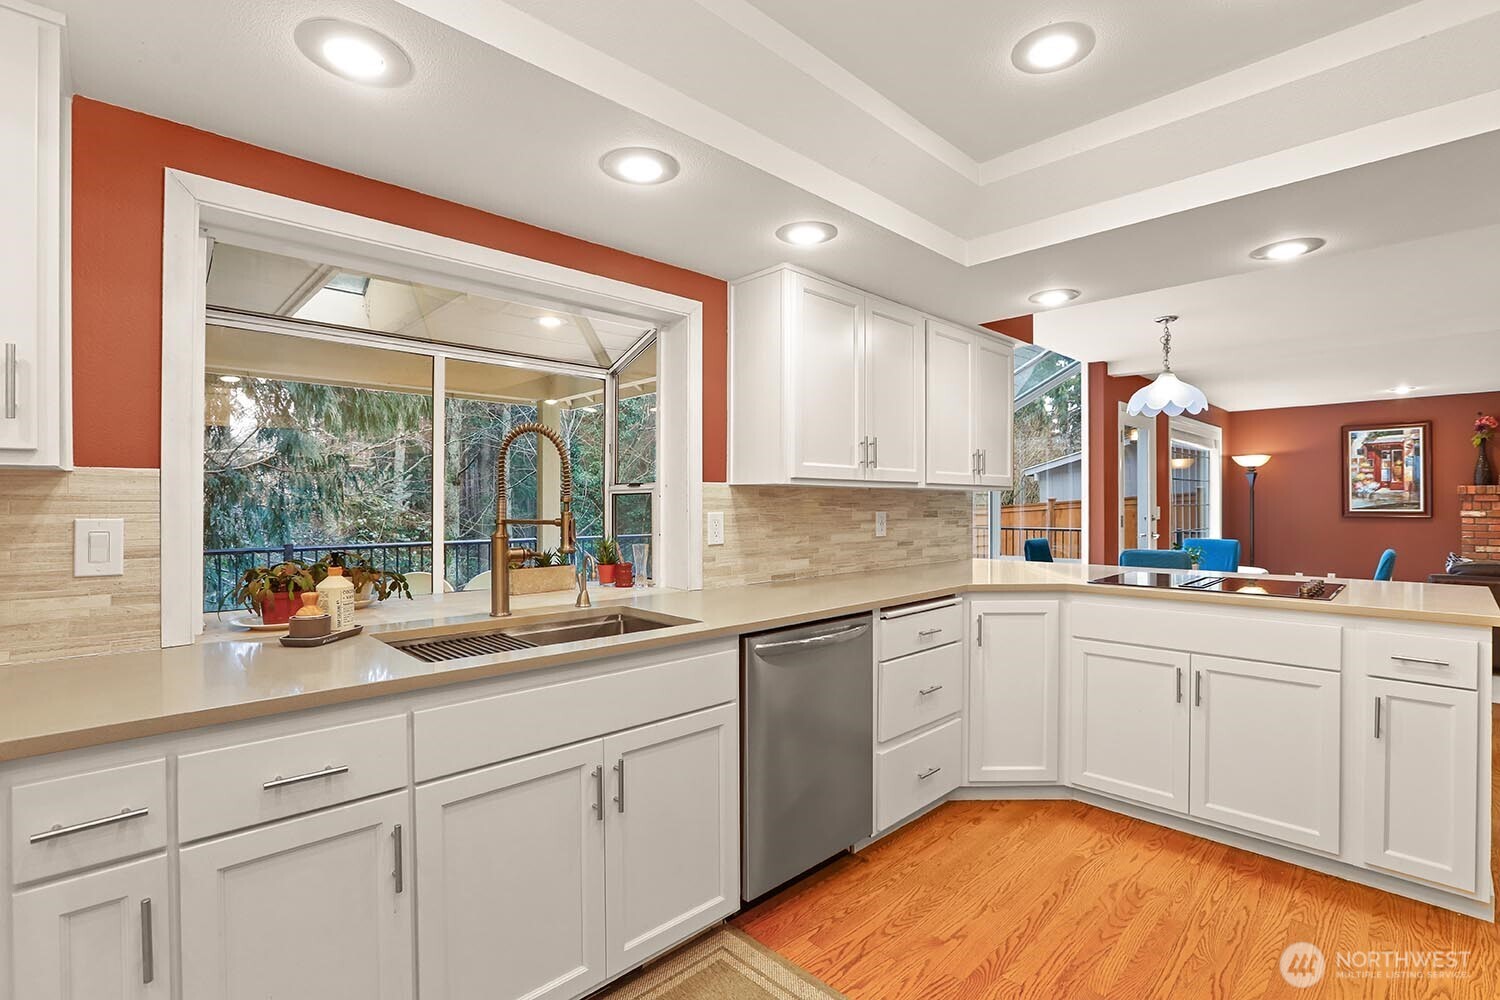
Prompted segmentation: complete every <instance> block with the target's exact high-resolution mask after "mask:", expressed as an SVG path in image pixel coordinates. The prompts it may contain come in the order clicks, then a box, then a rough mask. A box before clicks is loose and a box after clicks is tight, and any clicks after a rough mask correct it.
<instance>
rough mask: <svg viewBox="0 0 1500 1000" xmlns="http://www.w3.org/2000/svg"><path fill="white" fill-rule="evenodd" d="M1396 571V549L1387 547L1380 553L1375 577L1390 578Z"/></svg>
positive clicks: (1380, 578)
mask: <svg viewBox="0 0 1500 1000" xmlns="http://www.w3.org/2000/svg"><path fill="white" fill-rule="evenodd" d="M1395 573H1396V550H1395V549H1386V550H1385V551H1384V552H1382V553H1380V562H1378V563H1376V564H1375V579H1377V580H1389V579H1390V578H1391V577H1392V576H1394V575H1395Z"/></svg>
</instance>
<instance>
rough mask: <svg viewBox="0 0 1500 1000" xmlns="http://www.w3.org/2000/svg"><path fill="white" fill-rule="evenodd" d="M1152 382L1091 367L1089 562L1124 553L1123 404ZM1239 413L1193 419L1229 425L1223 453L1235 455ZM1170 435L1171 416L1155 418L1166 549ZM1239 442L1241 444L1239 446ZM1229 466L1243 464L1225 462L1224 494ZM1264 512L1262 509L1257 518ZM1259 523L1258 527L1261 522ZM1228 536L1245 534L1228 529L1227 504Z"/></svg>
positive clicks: (1212, 412) (1216, 412) (1214, 411)
mask: <svg viewBox="0 0 1500 1000" xmlns="http://www.w3.org/2000/svg"><path fill="white" fill-rule="evenodd" d="M1148 384H1150V383H1149V381H1148V380H1147V379H1144V378H1141V377H1140V376H1139V375H1111V374H1109V366H1108V365H1107V364H1105V363H1103V362H1097V361H1096V362H1092V363H1090V364H1089V366H1088V385H1087V387H1086V390H1087V392H1088V401H1089V426H1088V447H1089V545H1088V553H1087V558H1088V560H1089V561H1090V562H1094V563H1102V564H1105V565H1113V564H1114V563H1115V562H1116V561H1117V560H1118V559H1119V556H1120V452H1119V441H1120V404H1121V403H1128V402H1129V401H1130V397H1131V396H1132V395H1134V394H1135V391H1136V390H1137V389H1140V388H1143V387H1145V386H1146V385H1148ZM1235 416H1238V414H1231V413H1229V412H1228V411H1225V410H1221V409H1219V408H1218V407H1217V406H1209V408H1208V410H1207V411H1206V412H1204V413H1197V414H1192V417H1193V419H1194V420H1201V421H1203V422H1204V423H1206V424H1213V425H1214V426H1216V427H1221V428H1223V429H1224V454H1225V455H1226V456H1227V455H1228V454H1229V453H1230V448H1231V445H1230V437H1231V435H1232V434H1233V431H1232V430H1231V428H1230V421H1231V418H1233V417H1235ZM1170 433H1171V429H1170V418H1169V417H1168V416H1167V415H1166V414H1161V415H1160V416H1158V417H1157V418H1156V456H1155V458H1156V497H1157V504H1158V505H1159V506H1160V507H1161V508H1162V515H1161V517H1162V519H1161V521H1160V535H1161V537H1160V538H1159V539H1158V541H1157V547H1158V548H1163V549H1165V548H1170V547H1171V545H1172V539H1171V532H1170V530H1169V525H1168V523H1167V519H1168V517H1169V516H1170V512H1169V511H1168V510H1167V505H1166V504H1165V503H1162V500H1163V499H1164V498H1166V497H1170V496H1171V495H1172V450H1171V448H1170V447H1169V446H1168V442H1169V441H1170V440H1171V439H1170V437H1169V435H1170ZM1238 446H1239V445H1238V442H1236V444H1235V445H1234V447H1238ZM1251 450H1253V449H1251ZM1240 453H1242V454H1243V453H1244V449H1241V452H1240ZM1226 462H1227V458H1226ZM1230 468H1238V466H1233V465H1230V464H1226V466H1225V470H1224V493H1225V495H1226V496H1227V495H1228V494H1229V493H1230V491H1231V490H1232V488H1233V483H1232V480H1231V479H1230V472H1229V469H1230ZM1259 516H1260V514H1259V510H1258V509H1257V514H1256V517H1257V519H1258V518H1259ZM1257 527H1259V522H1258V521H1257ZM1224 535H1225V537H1227V538H1235V537H1240V538H1243V536H1237V535H1235V534H1233V533H1232V532H1231V531H1230V530H1229V513H1228V507H1227V505H1226V508H1225V515H1224ZM1262 565H1264V564H1262Z"/></svg>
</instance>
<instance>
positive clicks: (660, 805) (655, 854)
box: [604, 705, 740, 976]
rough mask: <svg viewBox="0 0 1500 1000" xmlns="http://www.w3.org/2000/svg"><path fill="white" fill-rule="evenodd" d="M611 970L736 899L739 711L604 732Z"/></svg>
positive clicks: (694, 927)
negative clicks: (605, 736) (620, 731)
mask: <svg viewBox="0 0 1500 1000" xmlns="http://www.w3.org/2000/svg"><path fill="white" fill-rule="evenodd" d="M604 761H605V766H606V767H607V768H608V769H609V770H608V778H609V780H608V782H607V784H606V788H607V789H608V790H609V801H607V802H606V803H605V814H606V816H607V817H608V821H607V823H606V826H607V830H606V831H605V864H604V871H605V892H604V898H605V906H606V911H607V918H606V924H607V932H606V940H607V942H608V947H609V970H608V971H609V975H611V976H614V975H617V974H618V973H620V972H623V971H624V970H626V969H628V968H630V967H631V966H633V965H637V964H639V963H640V962H642V961H644V960H645V959H647V958H650V957H651V956H652V955H654V954H656V953H657V952H660V951H662V950H663V949H665V948H668V947H670V946H671V945H674V944H676V943H678V942H679V941H682V940H683V939H685V938H687V937H689V936H690V935H692V934H695V933H697V932H698V931H700V930H702V929H703V928H705V927H708V926H710V925H711V924H713V923H714V922H716V921H718V920H720V919H722V918H723V917H725V916H727V915H729V914H730V913H732V912H734V910H735V909H736V908H737V907H738V905H739V884H740V874H739V850H740V839H739V836H740V824H739V801H740V800H739V711H738V709H737V708H736V706H734V705H724V706H721V707H719V708H711V709H708V710H707V711H703V712H694V713H693V714H691V715H684V716H679V717H678V718H675V719H669V720H667V721H666V722H658V723H655V724H654V725H650V726H642V727H641V728H639V729H632V730H627V731H626V732H623V733H620V734H618V735H615V736H611V737H609V738H607V739H606V740H605V741H604Z"/></svg>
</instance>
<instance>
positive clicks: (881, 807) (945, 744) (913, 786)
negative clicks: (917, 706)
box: [875, 719, 963, 830]
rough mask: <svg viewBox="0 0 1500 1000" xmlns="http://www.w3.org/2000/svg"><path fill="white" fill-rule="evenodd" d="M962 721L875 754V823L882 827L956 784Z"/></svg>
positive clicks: (925, 804)
mask: <svg viewBox="0 0 1500 1000" xmlns="http://www.w3.org/2000/svg"><path fill="white" fill-rule="evenodd" d="M962 766H963V720H962V719H954V720H953V721H952V722H946V723H944V724H943V725H941V726H938V727H937V728H936V729H934V730H932V731H931V732H926V733H923V734H922V735H920V736H913V737H912V738H911V739H909V740H907V741H906V742H905V743H902V744H900V745H898V746H894V747H891V748H890V749H889V750H881V751H879V752H878V753H876V754H875V826H876V828H877V829H880V830H885V829H889V828H890V827H891V826H894V825H895V824H896V823H897V822H899V821H900V820H902V819H904V818H905V817H907V816H910V815H911V814H912V813H914V812H916V811H917V810H918V809H921V808H922V807H923V806H927V805H931V804H932V803H934V802H936V801H937V800H938V799H940V798H942V797H943V796H944V795H947V794H948V793H949V792H951V791H953V789H955V788H957V787H958V779H959V777H960V776H959V773H958V772H959V769H960V768H961V767H962Z"/></svg>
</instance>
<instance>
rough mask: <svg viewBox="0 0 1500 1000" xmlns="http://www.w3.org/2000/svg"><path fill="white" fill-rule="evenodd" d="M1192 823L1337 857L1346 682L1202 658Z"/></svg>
mask: <svg viewBox="0 0 1500 1000" xmlns="http://www.w3.org/2000/svg"><path fill="white" fill-rule="evenodd" d="M1192 667H1193V694H1192V699H1193V722H1192V758H1191V762H1190V764H1189V771H1190V773H1191V775H1192V809H1191V811H1192V815H1194V816H1196V817H1198V818H1199V819H1205V820H1211V821H1213V822H1215V823H1221V824H1223V825H1225V826H1230V827H1235V828H1237V829H1240V830H1244V831H1246V832H1249V833H1254V834H1259V835H1261V836H1266V837H1272V838H1274V839H1276V840H1281V841H1285V842H1287V843H1290V844H1299V845H1301V846H1303V847H1311V848H1315V849H1317V850H1320V851H1326V852H1328V853H1331V854H1336V853H1338V850H1339V801H1340V800H1339V775H1340V771H1339V717H1340V702H1339V680H1340V677H1339V674H1338V672H1337V671H1333V670H1314V669H1311V668H1307V667H1288V666H1283V665H1281V664H1275V663H1258V662H1254V661H1250V660H1238V659H1231V658H1229V657H1220V656H1201V655H1198V654H1194V655H1193V657H1192Z"/></svg>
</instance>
